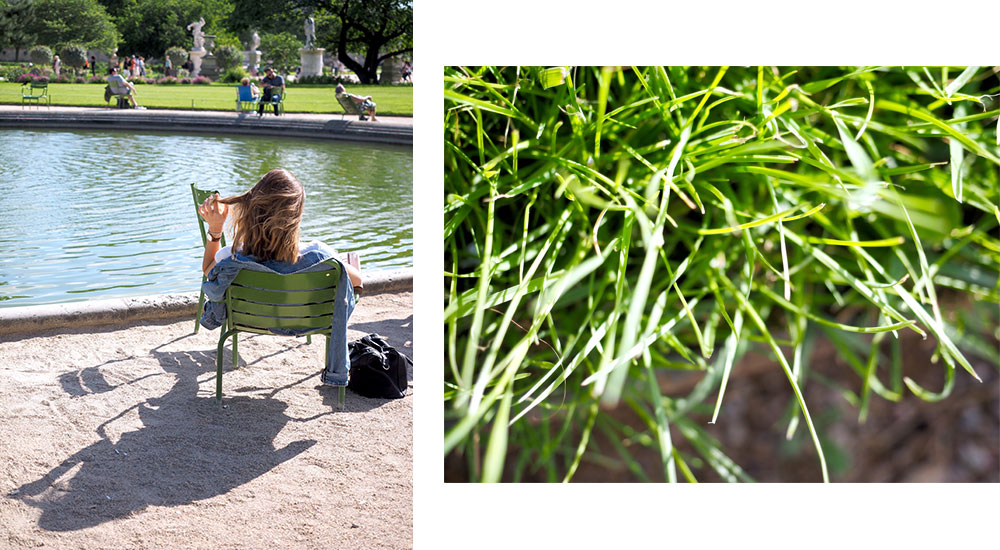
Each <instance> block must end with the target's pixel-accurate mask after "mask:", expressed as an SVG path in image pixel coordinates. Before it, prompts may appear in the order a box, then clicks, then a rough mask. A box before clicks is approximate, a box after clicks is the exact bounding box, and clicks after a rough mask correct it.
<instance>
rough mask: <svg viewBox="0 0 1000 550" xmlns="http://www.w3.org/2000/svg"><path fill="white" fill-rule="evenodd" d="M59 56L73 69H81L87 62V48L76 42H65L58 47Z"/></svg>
mask: <svg viewBox="0 0 1000 550" xmlns="http://www.w3.org/2000/svg"><path fill="white" fill-rule="evenodd" d="M59 57H60V58H61V59H62V62H63V63H65V64H66V65H68V66H70V67H73V69H74V70H77V69H82V68H83V66H84V65H86V64H87V50H85V49H84V48H83V46H80V45H78V44H66V45H65V46H63V47H62V48H60V49H59Z"/></svg>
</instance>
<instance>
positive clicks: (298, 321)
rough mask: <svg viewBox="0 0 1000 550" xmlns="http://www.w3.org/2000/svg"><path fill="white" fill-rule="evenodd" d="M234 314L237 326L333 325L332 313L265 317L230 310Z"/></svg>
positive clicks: (294, 326)
mask: <svg viewBox="0 0 1000 550" xmlns="http://www.w3.org/2000/svg"><path fill="white" fill-rule="evenodd" d="M230 313H232V315H233V324H235V325H236V328H240V327H241V326H247V327H255V328H263V329H268V328H293V329H294V328H300V329H314V328H325V329H329V328H330V327H331V326H332V325H333V316H332V315H322V316H320V317H264V316H261V315H248V314H246V313H240V312H238V311H232V312H230Z"/></svg>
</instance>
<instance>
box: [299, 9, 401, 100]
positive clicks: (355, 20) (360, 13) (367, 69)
mask: <svg viewBox="0 0 1000 550" xmlns="http://www.w3.org/2000/svg"><path fill="white" fill-rule="evenodd" d="M316 3H317V4H318V5H319V6H321V7H323V8H325V9H328V10H329V11H331V12H332V13H335V14H336V15H337V16H338V17H339V18H340V28H339V29H338V33H337V41H336V46H337V59H339V60H340V61H341V62H342V63H343V64H344V65H345V66H347V68H348V69H351V70H352V71H354V72H355V73H357V75H358V78H359V79H360V80H361V82H363V83H365V84H376V83H377V82H378V74H377V71H378V66H379V64H381V63H382V62H383V61H385V60H386V59H389V58H391V57H395V56H397V55H401V54H404V53H410V52H412V51H413V3H412V2H407V1H402V0H339V1H330V0H327V1H322V0H320V1H318V2H316ZM351 47H354V48H363V51H364V63H358V62H356V61H354V60H353V59H351V57H350V56H348V55H347V52H348V50H349V48H351Z"/></svg>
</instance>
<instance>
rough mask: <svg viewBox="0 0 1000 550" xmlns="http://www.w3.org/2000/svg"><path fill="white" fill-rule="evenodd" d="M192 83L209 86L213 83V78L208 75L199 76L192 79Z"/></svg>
mask: <svg viewBox="0 0 1000 550" xmlns="http://www.w3.org/2000/svg"><path fill="white" fill-rule="evenodd" d="M191 83H192V84H198V85H202V86H207V85H209V84H211V83H212V79H211V78H208V77H207V76H199V77H197V78H195V79H194V80H192V81H191Z"/></svg>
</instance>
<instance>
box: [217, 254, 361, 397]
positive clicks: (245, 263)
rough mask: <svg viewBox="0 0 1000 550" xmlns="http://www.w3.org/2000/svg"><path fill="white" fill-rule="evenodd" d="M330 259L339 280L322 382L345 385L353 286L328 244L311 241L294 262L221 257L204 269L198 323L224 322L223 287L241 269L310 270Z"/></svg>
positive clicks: (288, 333)
mask: <svg viewBox="0 0 1000 550" xmlns="http://www.w3.org/2000/svg"><path fill="white" fill-rule="evenodd" d="M329 259H333V260H335V261H336V262H337V263H339V264H341V271H340V281H339V284H338V286H337V297H336V303H337V306H336V307H334V309H333V327H332V329H333V331H332V334H331V336H330V353H329V355H328V356H327V358H326V368H325V369H324V370H323V375H322V380H323V383H324V384H331V385H334V386H344V385H347V375H348V370H349V367H350V361H349V355H348V351H347V320H348V319H350V317H351V313H353V312H354V287H352V286H351V281H350V279H349V278H348V276H347V269H345V268H344V267H343V263H342V262H341V261H340V260H339V259H337V258H336V252H335V251H334V250H333V249H332V248H330V247H329V246H327V245H325V244H323V243H321V242H318V241H314V242H312V243H310V244H309V245H308V246H306V247H304V248H303V249H302V250H301V251H300V254H299V261H298V262H296V263H294V264H289V263H288V262H280V261H277V260H268V261H266V262H258V261H257V260H256V258H254V257H253V256H244V255H243V254H239V253H234V254H233V255H231V256H228V257H226V258H223V259H222V260H220V261H219V262H218V263H216V264H215V266H214V267H212V269H211V271H209V272H208V277H207V279H206V280H205V282H204V283H202V285H201V289H202V290H203V291H204V292H205V296H207V297H208V299H209V300H210V301H209V302H206V303H205V313H204V314H203V315H202V316H201V326H203V327H205V328H207V329H210V330H211V329H216V328H218V327H220V326H222V325H223V324H225V322H226V303H225V300H226V289H227V288H229V285H230V283H232V282H233V280H234V279H235V278H236V275H237V274H239V272H240V270H241V269H249V270H251V271H263V272H266V273H280V274H282V275H288V274H291V273H310V272H313V271H326V270H327V269H329V267H328V266H327V265H326V264H323V263H322V262H323V261H325V260H329ZM271 332H272V333H274V334H278V335H281V336H296V335H299V334H302V333H303V332H306V331H305V330H301V329H280V328H278V329H271Z"/></svg>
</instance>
